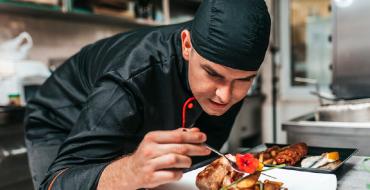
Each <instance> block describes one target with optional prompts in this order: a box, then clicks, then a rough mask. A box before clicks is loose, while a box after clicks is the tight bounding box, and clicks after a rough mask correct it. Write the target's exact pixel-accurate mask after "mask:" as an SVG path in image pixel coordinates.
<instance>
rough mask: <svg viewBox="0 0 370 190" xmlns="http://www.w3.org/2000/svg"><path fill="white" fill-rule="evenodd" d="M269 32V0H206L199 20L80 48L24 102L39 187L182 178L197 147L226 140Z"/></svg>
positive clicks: (122, 185)
mask: <svg viewBox="0 0 370 190" xmlns="http://www.w3.org/2000/svg"><path fill="white" fill-rule="evenodd" d="M269 33H270V17H269V14H268V11H267V8H266V5H265V2H264V1H263V0H205V1H203V3H202V4H201V6H200V8H199V10H198V12H197V14H196V16H195V18H194V20H193V21H190V22H187V23H183V24H178V25H172V26H163V27H156V28H147V29H141V30H136V31H133V32H129V33H124V34H118V35H116V36H113V37H111V38H108V39H104V40H101V41H98V42H96V43H95V44H92V45H89V46H87V47H85V48H83V49H82V50H81V51H80V52H79V53H77V54H76V55H74V56H73V57H72V58H70V59H69V60H68V61H67V62H66V63H65V64H63V65H62V66H61V67H60V68H59V69H58V70H57V71H56V72H55V73H54V74H53V75H52V76H51V77H50V78H49V79H48V80H47V82H46V83H45V84H44V85H43V86H42V87H41V89H40V91H39V92H38V94H37V95H36V97H35V98H34V99H33V100H32V101H30V102H29V104H28V112H27V117H26V143H27V146H28V150H29V158H30V166H31V170H32V173H33V177H34V179H35V185H36V186H38V184H39V183H40V182H41V180H42V182H41V185H40V189H68V190H72V189H104V190H105V189H125V190H128V189H139V188H152V187H156V186H158V185H161V184H164V183H169V182H173V181H176V180H178V179H179V178H180V177H181V175H182V171H181V169H183V168H189V167H190V166H191V165H192V164H194V163H195V162H198V161H199V160H204V159H206V158H207V157H205V156H206V155H209V154H210V151H209V150H207V149H206V148H205V147H204V146H201V143H203V142H207V143H208V144H209V145H211V146H213V147H215V148H220V147H221V146H222V144H223V143H224V142H225V141H226V139H227V137H228V135H229V132H230V130H231V126H232V124H233V122H234V119H235V116H236V114H237V113H238V111H239V109H240V106H241V103H242V100H243V98H244V97H245V96H246V94H247V91H248V89H249V88H250V86H251V84H252V81H253V78H254V77H255V76H256V74H257V70H258V68H259V66H260V64H261V63H262V62H263V59H264V56H265V52H266V49H267V46H268V42H269ZM192 126H194V127H193V128H190V127H192ZM179 128H180V130H179ZM181 128H190V129H188V130H187V131H186V132H184V131H183V130H181ZM200 156H203V157H200ZM49 166H50V167H49ZM46 171H47V172H46Z"/></svg>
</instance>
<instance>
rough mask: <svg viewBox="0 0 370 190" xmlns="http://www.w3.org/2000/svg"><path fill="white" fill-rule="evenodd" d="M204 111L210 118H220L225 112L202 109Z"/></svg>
mask: <svg viewBox="0 0 370 190" xmlns="http://www.w3.org/2000/svg"><path fill="white" fill-rule="evenodd" d="M204 111H205V112H206V113H207V114H208V115H212V116H221V115H223V114H224V113H225V112H226V111H222V112H221V111H215V110H212V109H204Z"/></svg>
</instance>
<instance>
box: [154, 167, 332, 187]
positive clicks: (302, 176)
mask: <svg viewBox="0 0 370 190" xmlns="http://www.w3.org/2000/svg"><path fill="white" fill-rule="evenodd" d="M203 169H204V167H202V168H199V169H196V170H193V171H190V172H188V173H185V174H184V175H183V177H182V178H181V180H180V181H178V182H175V183H170V184H166V185H163V186H160V187H157V188H155V190H198V188H197V187H196V185H195V179H196V176H197V174H198V173H199V172H200V171H202V170H203ZM265 173H266V174H268V175H271V176H274V177H276V178H277V179H276V180H275V179H271V178H268V177H266V176H264V175H261V177H260V181H263V180H265V179H269V180H272V181H280V182H283V183H284V187H286V188H288V190H336V189H337V177H336V176H335V175H334V174H322V173H311V172H302V171H295V170H285V169H273V170H270V171H266V172H265Z"/></svg>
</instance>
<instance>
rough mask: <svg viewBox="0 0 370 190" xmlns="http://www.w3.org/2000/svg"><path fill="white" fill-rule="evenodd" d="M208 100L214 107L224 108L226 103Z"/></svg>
mask: <svg viewBox="0 0 370 190" xmlns="http://www.w3.org/2000/svg"><path fill="white" fill-rule="evenodd" d="M209 102H210V103H211V105H212V106H213V107H214V108H217V109H224V108H225V107H226V106H227V104H222V103H218V102H215V101H213V100H211V99H209Z"/></svg>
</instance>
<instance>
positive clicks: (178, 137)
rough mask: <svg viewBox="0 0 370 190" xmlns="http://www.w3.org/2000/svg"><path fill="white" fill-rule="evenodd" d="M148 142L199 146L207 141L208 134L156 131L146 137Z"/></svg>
mask: <svg viewBox="0 0 370 190" xmlns="http://www.w3.org/2000/svg"><path fill="white" fill-rule="evenodd" d="M146 140H149V141H153V142H156V143H159V144H171V143H173V144H181V143H189V144H199V143H203V142H205V141H206V140H207V136H206V134H204V133H202V132H192V131H189V132H186V133H184V132H183V131H180V130H173V131H155V132H150V133H148V134H147V135H146Z"/></svg>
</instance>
